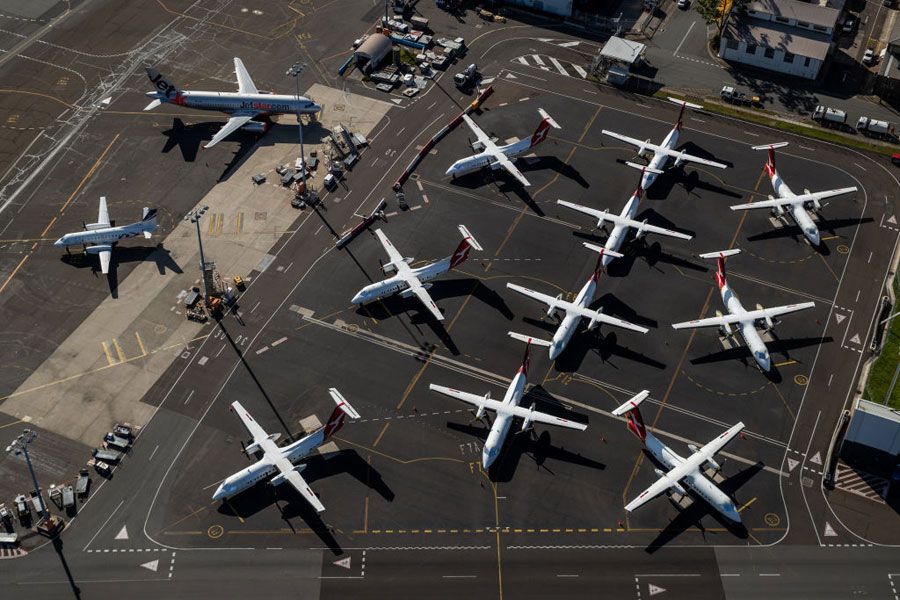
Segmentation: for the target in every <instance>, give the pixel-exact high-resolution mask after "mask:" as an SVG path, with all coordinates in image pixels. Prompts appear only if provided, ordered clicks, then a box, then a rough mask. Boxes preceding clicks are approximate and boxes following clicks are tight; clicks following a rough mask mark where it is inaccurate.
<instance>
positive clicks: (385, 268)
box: [381, 262, 397, 275]
mask: <svg viewBox="0 0 900 600" xmlns="http://www.w3.org/2000/svg"><path fill="white" fill-rule="evenodd" d="M381 272H382V273H384V274H385V275H390V274H391V273H396V272H397V266H396V265H395V264H394V263H392V262H386V263H384V264H383V265H381Z"/></svg>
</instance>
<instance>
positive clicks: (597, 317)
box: [560, 302, 650, 333]
mask: <svg viewBox="0 0 900 600" xmlns="http://www.w3.org/2000/svg"><path fill="white" fill-rule="evenodd" d="M560 308H563V309H565V311H566V312H567V313H575V314H577V315H580V316H582V317H584V318H585V319H590V320H591V321H594V322H595V323H605V324H607V325H614V326H616V327H621V328H622V329H630V330H631V331H638V332H640V333H647V332H648V331H650V330H649V329H647V328H646V327H641V326H640V325H635V324H634V323H629V322H628V321H625V320H624V319H617V318H616V317H611V316H609V315H607V314H604V313H602V312H600V311H598V310H591V309H589V308H582V307H580V306H578V305H576V304H572V303H571V302H566V303H564V304H563V305H561V306H560Z"/></svg>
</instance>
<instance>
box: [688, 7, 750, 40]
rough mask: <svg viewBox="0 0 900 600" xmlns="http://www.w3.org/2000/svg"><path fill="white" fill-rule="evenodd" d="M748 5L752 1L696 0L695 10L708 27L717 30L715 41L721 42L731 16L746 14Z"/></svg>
mask: <svg viewBox="0 0 900 600" xmlns="http://www.w3.org/2000/svg"><path fill="white" fill-rule="evenodd" d="M748 4H750V0H694V10H696V11H697V14H699V15H700V16H701V17H702V18H703V20H704V21H705V22H706V24H707V25H713V26H714V27H715V28H716V37H715V39H716V40H719V39H721V37H722V32H723V31H724V30H725V26H726V25H727V24H728V17H729V15H731V13H734V12H736V13H743V12H745V11H746V10H747V5H748Z"/></svg>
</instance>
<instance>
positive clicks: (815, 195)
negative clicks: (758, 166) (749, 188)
mask: <svg viewBox="0 0 900 600" xmlns="http://www.w3.org/2000/svg"><path fill="white" fill-rule="evenodd" d="M855 191H856V187H855V186H854V187H846V188H839V189H836V190H826V191H824V192H811V193H809V194H800V195H799V196H793V197H791V198H771V199H769V200H761V201H760V202H749V203H747V204H736V205H734V206H732V207H731V210H744V209H747V208H775V207H776V206H786V205H789V204H790V205H795V204H806V203H807V202H814V201H818V200H824V199H825V198H832V197H834V196H841V195H843V194H849V193H850V192H855Z"/></svg>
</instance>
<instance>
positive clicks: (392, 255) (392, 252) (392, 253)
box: [375, 229, 421, 287]
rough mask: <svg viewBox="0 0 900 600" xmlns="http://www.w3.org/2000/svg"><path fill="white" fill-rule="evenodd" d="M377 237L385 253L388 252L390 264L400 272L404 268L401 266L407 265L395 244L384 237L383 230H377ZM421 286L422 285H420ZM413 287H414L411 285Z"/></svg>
mask: <svg viewBox="0 0 900 600" xmlns="http://www.w3.org/2000/svg"><path fill="white" fill-rule="evenodd" d="M375 237H377V238H378V241H379V242H381V245H382V246H384V251H385V252H387V255H388V258H389V259H390V263H391V264H392V265H394V267H396V268H397V270H398V271H399V270H400V269H401V268H402V267H401V266H400V265H406V261H405V260H404V258H403V257H402V256H401V255H400V253H399V252H397V249H396V248H395V247H394V244H392V243H391V240H389V239H388V238H387V236H386V235H384V232H383V231H381V229H376V230H375ZM420 285H421V284H420ZM410 287H412V285H410Z"/></svg>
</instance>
